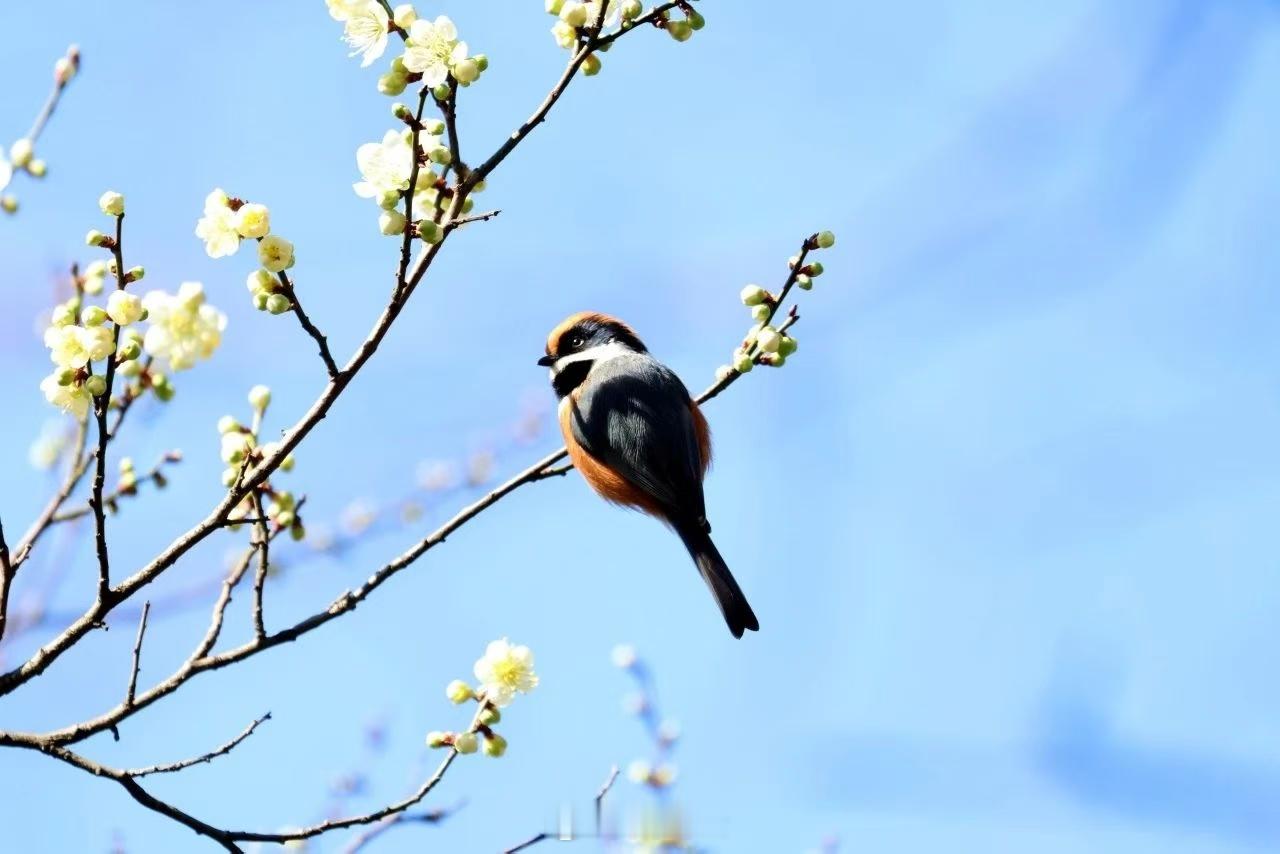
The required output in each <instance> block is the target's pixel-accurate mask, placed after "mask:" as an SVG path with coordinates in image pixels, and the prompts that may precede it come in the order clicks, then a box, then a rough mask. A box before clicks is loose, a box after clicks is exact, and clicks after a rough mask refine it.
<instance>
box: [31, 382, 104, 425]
mask: <svg viewBox="0 0 1280 854" xmlns="http://www.w3.org/2000/svg"><path fill="white" fill-rule="evenodd" d="M40 391H42V392H44V397H45V400H47V401H49V402H50V403H52V404H53V405H54V406H56V407H58V408H59V409H61V410H62V411H63V412H68V413H70V414H72V415H74V416H75V417H76V418H84V417H85V415H86V414H87V413H88V412H89V401H90V400H91V399H92V398H91V396H90V394H89V390H88V389H86V388H85V387H84V386H83V385H76V384H75V383H67V384H66V385H61V384H60V383H59V382H58V375H57V374H50V375H49V376H47V377H45V378H44V379H43V380H41V381H40Z"/></svg>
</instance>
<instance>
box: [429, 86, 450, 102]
mask: <svg viewBox="0 0 1280 854" xmlns="http://www.w3.org/2000/svg"><path fill="white" fill-rule="evenodd" d="M431 94H432V95H434V96H435V99H436V100H437V101H447V100H449V84H448V83H441V84H440V85H439V86H437V87H436V88H434V89H432V90H431Z"/></svg>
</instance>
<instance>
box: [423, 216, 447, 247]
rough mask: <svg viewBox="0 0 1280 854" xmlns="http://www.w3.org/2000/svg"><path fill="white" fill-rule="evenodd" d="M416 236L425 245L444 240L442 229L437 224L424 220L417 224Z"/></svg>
mask: <svg viewBox="0 0 1280 854" xmlns="http://www.w3.org/2000/svg"><path fill="white" fill-rule="evenodd" d="M418 236H419V237H421V238H422V239H423V240H425V241H426V242H427V243H432V244H435V243H439V242H440V241H441V240H443V239H444V229H443V228H441V227H440V224H439V223H437V222H435V221H433V220H429V219H424V220H421V221H420V222H419V223H418Z"/></svg>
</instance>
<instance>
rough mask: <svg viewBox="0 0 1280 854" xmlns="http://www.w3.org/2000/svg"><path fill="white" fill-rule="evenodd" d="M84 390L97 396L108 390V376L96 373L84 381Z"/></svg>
mask: <svg viewBox="0 0 1280 854" xmlns="http://www.w3.org/2000/svg"><path fill="white" fill-rule="evenodd" d="M84 390H85V391H87V392H89V394H91V395H93V396H94V397H97V396H98V395H100V394H106V392H107V378H106V377H104V376H102V375H101V374H94V375H92V376H91V377H89V378H88V379H86V380H85V381H84Z"/></svg>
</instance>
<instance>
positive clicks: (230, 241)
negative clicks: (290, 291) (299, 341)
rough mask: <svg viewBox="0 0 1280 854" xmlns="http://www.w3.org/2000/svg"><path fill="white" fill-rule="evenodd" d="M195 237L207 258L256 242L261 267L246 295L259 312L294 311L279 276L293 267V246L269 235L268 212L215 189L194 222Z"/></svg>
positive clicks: (234, 250)
mask: <svg viewBox="0 0 1280 854" xmlns="http://www.w3.org/2000/svg"><path fill="white" fill-rule="evenodd" d="M196 237H199V238H200V239H201V240H203V241H204V250H205V252H207V253H208V254H209V257H210V258H222V257H224V256H227V255H234V254H235V253H236V250H238V249H239V248H240V241H241V240H256V241H258V263H259V264H261V265H262V268H261V269H259V270H255V271H254V272H253V273H251V274H250V275H249V279H248V285H249V293H250V294H252V295H253V305H254V307H255V308H257V309H258V310H259V311H269V312H271V313H272V314H284V313H285V312H286V311H288V310H289V309H291V308H293V303H292V302H291V301H290V299H289V297H288V296H287V294H286V293H285V291H286V290H287V288H286V286H285V282H284V280H283V279H282V278H281V274H282V273H284V271H285V270H288V269H289V268H290V267H292V266H293V262H294V257H293V244H292V243H290V242H289V241H288V240H285V239H284V238H283V237H281V236H280V235H278V234H272V233H271V211H269V210H268V209H267V206H266V205H261V204H257V203H255V202H246V201H244V200H243V199H236V198H232V197H231V196H228V195H227V194H226V193H224V192H223V191H222V190H221V189H215V190H214V191H213V192H212V193H210V194H209V195H208V196H207V197H205V200H204V216H202V217H200V219H199V220H198V221H197V222H196Z"/></svg>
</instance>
